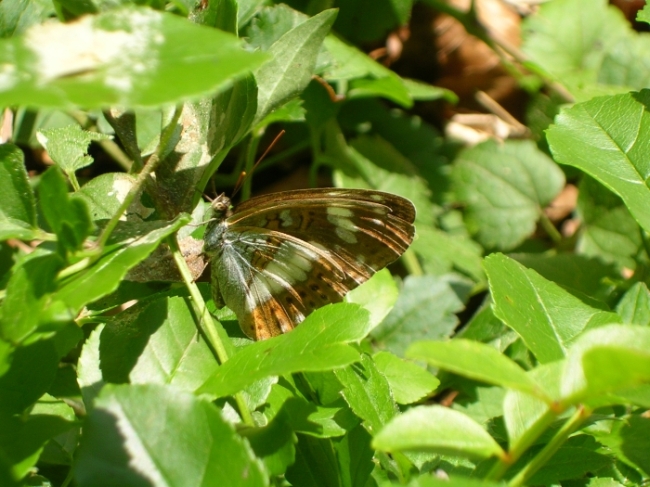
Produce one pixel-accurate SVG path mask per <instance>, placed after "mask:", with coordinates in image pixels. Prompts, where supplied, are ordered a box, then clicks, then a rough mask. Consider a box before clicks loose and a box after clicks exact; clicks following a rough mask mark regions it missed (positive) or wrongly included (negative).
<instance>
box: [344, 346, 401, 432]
mask: <svg viewBox="0 0 650 487" xmlns="http://www.w3.org/2000/svg"><path fill="white" fill-rule="evenodd" d="M334 374H336V378H337V379H338V380H339V382H340V383H341V385H343V390H342V391H341V395H342V396H343V398H344V399H345V401H346V402H347V403H348V404H349V406H350V409H352V411H353V412H354V414H356V415H357V416H359V417H360V418H361V420H362V421H363V423H362V424H363V426H364V428H365V429H366V430H367V431H368V433H370V434H371V435H374V434H376V433H377V432H378V431H379V430H380V429H381V428H382V427H383V426H384V425H385V424H386V423H388V421H389V420H390V419H391V418H393V417H394V416H395V415H396V414H397V405H396V404H395V400H394V399H393V395H392V393H391V390H390V387H389V386H388V381H387V380H386V377H384V376H383V375H382V374H381V373H380V372H379V371H378V370H377V367H376V366H375V363H374V362H373V360H372V358H370V357H369V356H368V355H365V354H364V355H362V356H361V362H360V363H358V364H353V365H350V366H348V367H345V368H342V369H339V370H335V371H334Z"/></svg>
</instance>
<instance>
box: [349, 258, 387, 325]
mask: <svg viewBox="0 0 650 487" xmlns="http://www.w3.org/2000/svg"><path fill="white" fill-rule="evenodd" d="M377 296H381V299H377ZM398 296H399V290H398V289H397V285H396V284H395V279H393V276H392V275H391V273H390V271H389V270H388V269H382V270H380V271H379V272H377V273H375V274H373V276H372V277H371V278H370V279H368V280H367V281H366V282H364V283H363V284H361V285H360V286H359V287H356V288H354V289H353V290H352V291H350V292H349V293H348V294H346V295H345V298H344V299H345V301H346V302H348V303H356V304H359V305H361V306H363V307H364V308H365V309H366V310H367V311H368V313H370V323H371V325H372V328H375V327H376V326H377V325H379V324H380V323H381V322H382V321H383V320H384V318H386V315H388V313H390V310H391V309H393V306H394V305H395V302H396V301H397V297H398Z"/></svg>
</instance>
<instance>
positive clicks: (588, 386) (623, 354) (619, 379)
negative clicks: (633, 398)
mask: <svg viewBox="0 0 650 487" xmlns="http://www.w3.org/2000/svg"><path fill="white" fill-rule="evenodd" d="M648 381H650V328H648V327H645V326H636V325H608V326H604V327H600V328H598V329H595V330H590V331H589V332H587V333H585V334H584V335H582V336H581V337H580V338H579V340H577V341H576V343H575V345H574V346H573V347H572V348H571V350H570V352H569V355H568V357H567V362H566V367H565V370H564V374H563V377H562V381H561V392H562V396H563V401H566V402H577V401H584V400H589V399H597V398H599V397H600V396H602V395H603V394H606V393H609V392H614V393H615V392H617V391H621V390H624V389H626V388H630V387H632V386H635V385H639V384H643V383H646V382H648Z"/></svg>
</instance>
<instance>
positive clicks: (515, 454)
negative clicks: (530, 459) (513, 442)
mask: <svg viewBox="0 0 650 487" xmlns="http://www.w3.org/2000/svg"><path fill="white" fill-rule="evenodd" d="M555 418H557V412H556V411H553V410H552V409H550V408H549V409H548V410H547V411H546V412H545V413H544V416H542V417H540V418H539V419H538V420H537V421H535V423H534V425H533V426H532V427H531V428H529V429H528V430H527V431H526V432H525V433H524V437H522V438H520V439H519V441H518V442H517V446H516V448H512V449H511V450H510V451H508V457H507V458H506V459H502V458H499V459H498V460H497V462H496V463H495V464H494V465H493V467H492V469H491V470H490V471H489V472H488V474H487V475H486V477H485V480H492V481H498V480H501V478H502V477H503V475H504V474H505V473H506V472H507V471H508V469H509V468H510V467H512V465H513V464H514V463H515V462H516V461H517V460H519V458H521V456H522V455H523V454H524V453H525V452H526V450H528V448H530V446H531V445H532V444H533V443H534V442H535V441H536V440H537V439H538V438H539V437H540V436H541V435H542V433H544V431H546V428H548V426H549V425H550V424H551V423H552V422H553V421H554V420H555Z"/></svg>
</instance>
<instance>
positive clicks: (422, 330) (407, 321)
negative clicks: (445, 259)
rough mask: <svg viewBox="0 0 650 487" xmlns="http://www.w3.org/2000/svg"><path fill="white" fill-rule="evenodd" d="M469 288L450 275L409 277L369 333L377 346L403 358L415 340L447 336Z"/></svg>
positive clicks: (456, 319) (454, 325) (451, 329)
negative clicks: (379, 323)
mask: <svg viewBox="0 0 650 487" xmlns="http://www.w3.org/2000/svg"><path fill="white" fill-rule="evenodd" d="M469 290H470V285H469V283H467V282H465V281H461V280H460V279H457V278H456V277H454V276H449V275H448V276H441V277H435V276H422V277H414V276H409V277H407V278H406V280H405V281H404V288H403V289H402V292H401V293H400V295H399V298H397V302H396V303H395V307H394V308H393V309H392V311H391V312H390V313H389V314H388V316H386V319H384V321H383V322H382V324H381V325H379V326H378V327H377V328H375V329H374V330H373V332H372V337H373V339H374V340H375V341H376V342H377V344H378V345H379V346H380V347H382V348H386V349H388V350H390V351H391V352H393V353H394V354H396V355H398V356H400V355H404V352H405V351H406V349H407V347H408V346H409V345H410V344H411V343H412V342H414V341H416V340H423V339H431V340H434V339H441V338H445V337H448V336H449V335H450V334H451V332H452V331H453V329H454V328H455V327H456V324H457V323H458V318H457V317H456V315H455V313H457V312H458V311H460V310H462V309H463V301H464V299H465V297H466V296H467V294H468V293H469Z"/></svg>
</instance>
